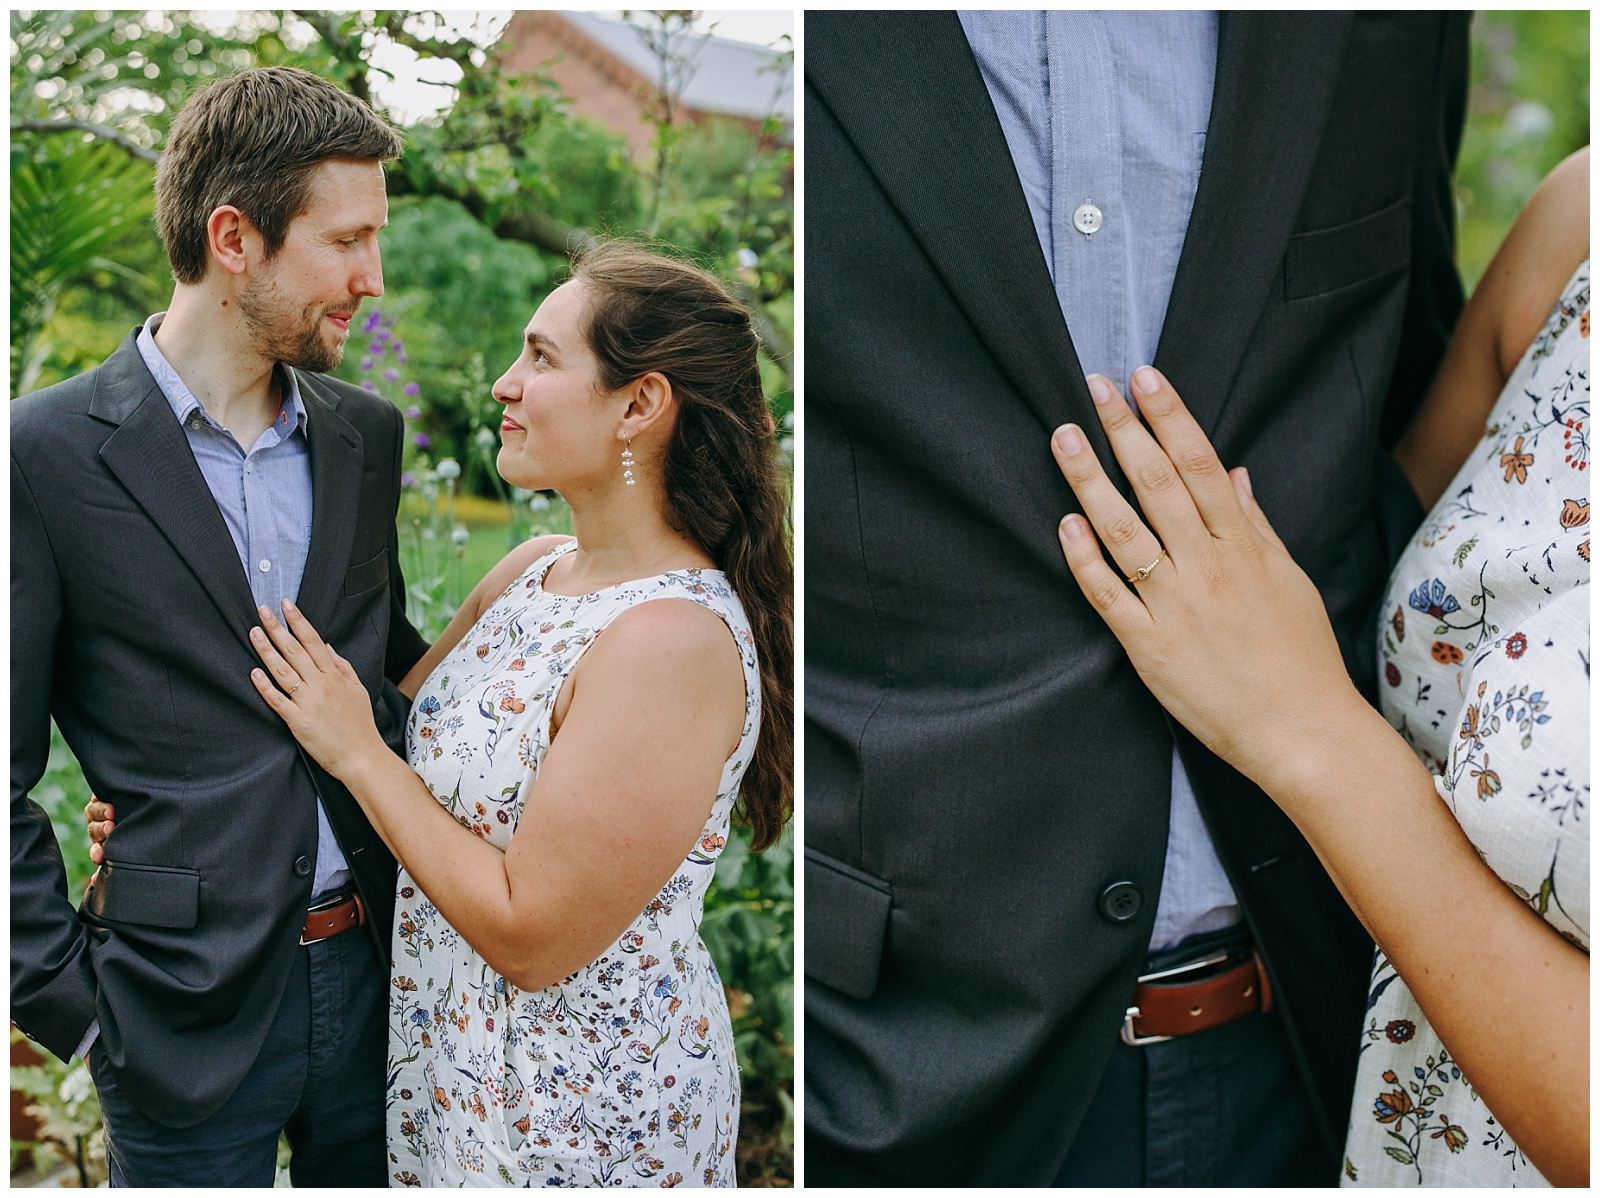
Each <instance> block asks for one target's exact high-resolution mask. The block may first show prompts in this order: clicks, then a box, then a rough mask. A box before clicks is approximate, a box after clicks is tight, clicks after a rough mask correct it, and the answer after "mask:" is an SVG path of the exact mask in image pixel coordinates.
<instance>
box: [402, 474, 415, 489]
mask: <svg viewBox="0 0 1600 1198" xmlns="http://www.w3.org/2000/svg"><path fill="white" fill-rule="evenodd" d="M400 485H401V486H402V487H414V486H416V485H417V476H416V475H415V474H412V473H411V471H409V470H407V471H406V472H405V473H404V474H402V475H401V476H400Z"/></svg>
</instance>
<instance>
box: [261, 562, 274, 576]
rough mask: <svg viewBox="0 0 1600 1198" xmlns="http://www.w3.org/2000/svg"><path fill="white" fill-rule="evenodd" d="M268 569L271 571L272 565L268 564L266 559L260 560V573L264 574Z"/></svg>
mask: <svg viewBox="0 0 1600 1198" xmlns="http://www.w3.org/2000/svg"><path fill="white" fill-rule="evenodd" d="M270 569H272V563H271V562H269V561H268V560H267V559H266V558H262V559H261V565H260V570H261V572H262V573H263V574H265V573H266V572H267V571H268V570H270Z"/></svg>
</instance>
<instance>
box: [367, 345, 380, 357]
mask: <svg viewBox="0 0 1600 1198" xmlns="http://www.w3.org/2000/svg"><path fill="white" fill-rule="evenodd" d="M367 352H368V353H369V354H371V355H372V356H373V357H375V358H381V357H383V342H381V341H369V342H367Z"/></svg>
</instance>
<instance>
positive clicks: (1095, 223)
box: [1072, 204, 1105, 237]
mask: <svg viewBox="0 0 1600 1198" xmlns="http://www.w3.org/2000/svg"><path fill="white" fill-rule="evenodd" d="M1104 219H1105V218H1104V217H1102V216H1101V214H1100V209H1098V208H1096V207H1095V206H1094V205H1093V204H1079V205H1078V210H1077V211H1076V212H1074V213H1073V214H1072V227H1073V228H1075V229H1077V230H1078V232H1080V233H1082V234H1083V235H1084V236H1085V237H1091V236H1093V235H1094V232H1095V230H1096V229H1098V228H1099V227H1100V225H1101V223H1102V221H1103V220H1104Z"/></svg>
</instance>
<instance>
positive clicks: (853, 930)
mask: <svg viewBox="0 0 1600 1198" xmlns="http://www.w3.org/2000/svg"><path fill="white" fill-rule="evenodd" d="M893 897H894V894H893V891H892V890H891V889H890V887H889V884H888V883H887V882H882V881H879V880H878V879H877V878H874V877H873V876H872V875H871V874H866V873H862V872H861V871H860V870H859V869H852V868H851V867H850V866H848V865H845V864H844V863H843V862H842V861H836V860H834V859H833V858H832V857H829V856H827V855H825V854H823V853H819V852H817V851H816V850H815V849H807V850H806V976H807V977H809V978H812V979H813V980H815V981H818V982H821V983H822V984H823V985H824V986H831V987H833V989H835V990H838V991H839V992H840V993H842V994H848V995H849V996H850V997H851V998H871V997H872V992H873V991H874V990H875V989H877V986H878V964H879V962H880V961H881V960H882V958H883V939H884V934H885V933H886V932H887V931H888V927H889V908H890V906H891V905H892V902H893Z"/></svg>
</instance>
